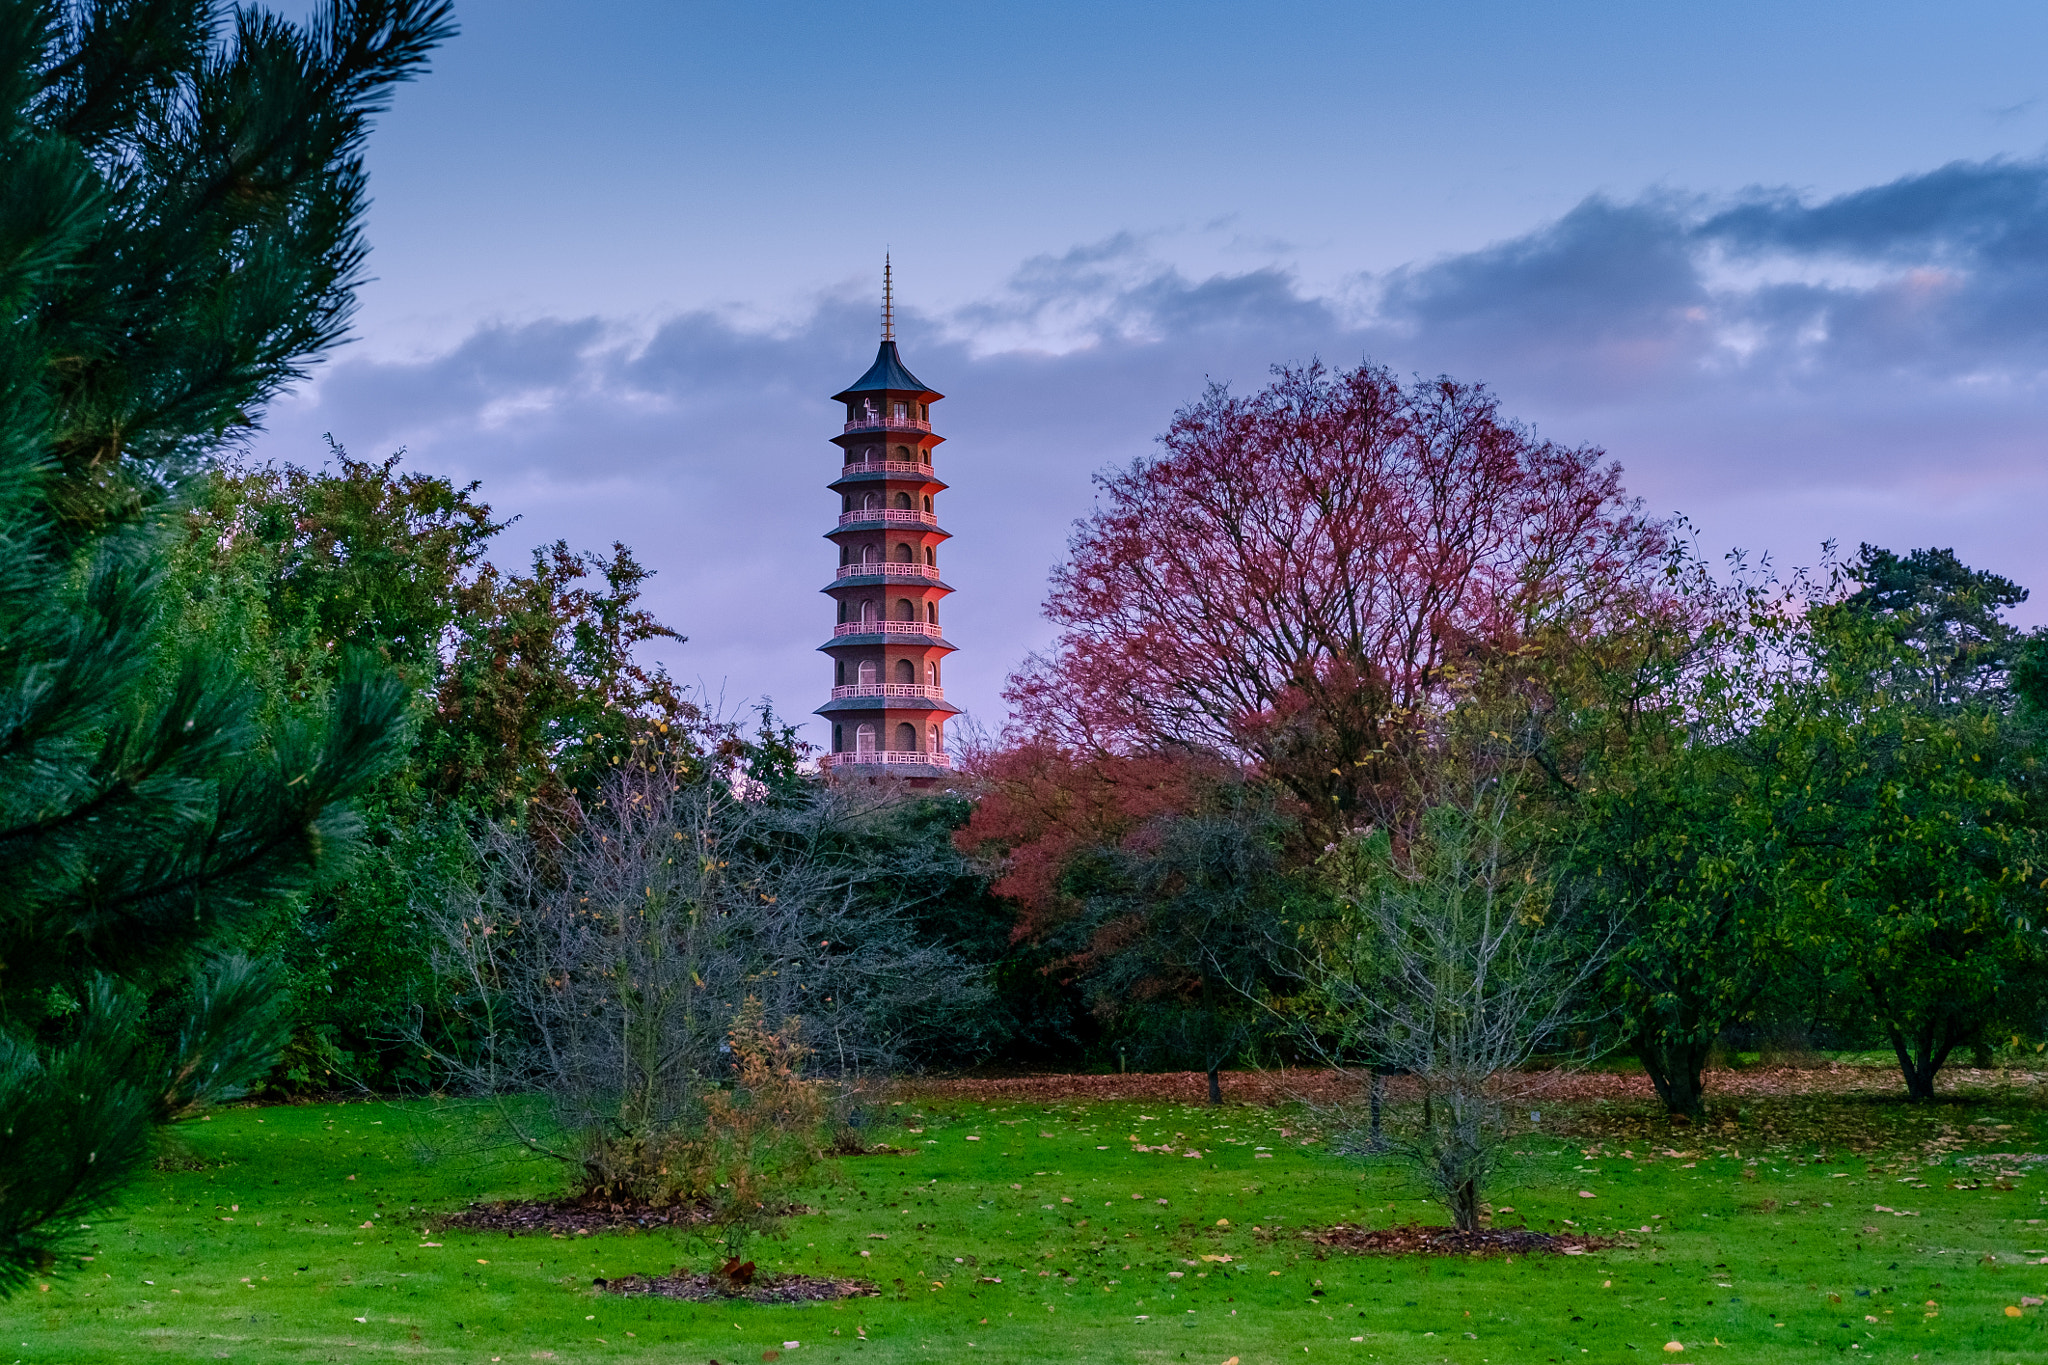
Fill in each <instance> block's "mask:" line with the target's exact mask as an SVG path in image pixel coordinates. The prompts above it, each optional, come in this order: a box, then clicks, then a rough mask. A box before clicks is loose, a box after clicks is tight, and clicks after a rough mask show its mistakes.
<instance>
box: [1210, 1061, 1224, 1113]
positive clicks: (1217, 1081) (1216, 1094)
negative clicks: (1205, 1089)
mask: <svg viewBox="0 0 2048 1365" xmlns="http://www.w3.org/2000/svg"><path fill="white" fill-rule="evenodd" d="M1217 1070H1218V1069H1217V1068H1216V1067H1213V1066H1212V1067H1210V1068H1209V1103H1211V1104H1221V1103H1223V1080H1222V1078H1221V1077H1220V1076H1218V1075H1217Z"/></svg>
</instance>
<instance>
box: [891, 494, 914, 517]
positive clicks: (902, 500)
mask: <svg viewBox="0 0 2048 1365" xmlns="http://www.w3.org/2000/svg"><path fill="white" fill-rule="evenodd" d="M896 506H897V507H898V508H899V509H901V510H902V511H905V512H908V511H911V510H912V509H914V508H915V507H916V506H917V504H916V503H914V502H912V501H911V500H910V494H908V493H902V492H899V493H898V494H897V495H896Z"/></svg>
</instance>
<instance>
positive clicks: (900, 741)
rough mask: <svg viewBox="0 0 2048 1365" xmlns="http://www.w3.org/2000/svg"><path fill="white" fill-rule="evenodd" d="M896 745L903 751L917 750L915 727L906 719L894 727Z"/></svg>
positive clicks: (911, 751)
mask: <svg viewBox="0 0 2048 1365" xmlns="http://www.w3.org/2000/svg"><path fill="white" fill-rule="evenodd" d="M896 747H897V748H899V749H901V750H903V752H905V753H911V754H914V753H916V752H917V727H916V726H915V725H912V724H911V723H910V722H909V721H907V720H906V721H904V722H903V723H902V724H901V725H899V726H897V727H896Z"/></svg>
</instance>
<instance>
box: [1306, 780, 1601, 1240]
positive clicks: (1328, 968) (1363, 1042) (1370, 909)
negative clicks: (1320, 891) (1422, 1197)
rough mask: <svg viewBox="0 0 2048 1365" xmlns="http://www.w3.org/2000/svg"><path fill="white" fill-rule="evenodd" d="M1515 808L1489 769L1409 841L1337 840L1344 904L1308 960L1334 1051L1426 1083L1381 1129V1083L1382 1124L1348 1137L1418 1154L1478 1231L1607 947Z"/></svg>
mask: <svg viewBox="0 0 2048 1365" xmlns="http://www.w3.org/2000/svg"><path fill="white" fill-rule="evenodd" d="M1514 802H1515V791H1514V786H1513V784H1512V782H1509V781H1504V780H1501V779H1498V778H1489V779H1487V780H1485V781H1483V782H1481V783H1478V784H1476V785H1475V786H1474V788H1473V789H1472V790H1471V791H1470V792H1469V793H1468V794H1467V795H1466V796H1465V797H1464V798H1463V799H1461V800H1459V801H1456V802H1455V803H1444V804H1439V805H1437V806H1434V807H1432V808H1431V809H1429V810H1428V811H1426V812H1425V813H1424V814H1423V816H1422V818H1421V820H1420V821H1419V822H1418V825H1417V828H1416V829H1415V831H1414V832H1413V834H1412V835H1411V836H1410V837H1409V838H1408V839H1407V840H1406V843H1405V846H1404V847H1402V848H1399V849H1396V848H1395V847H1394V845H1393V843H1392V841H1391V840H1390V839H1388V837H1387V836H1386V835H1385V834H1384V833H1381V834H1376V835H1371V836H1367V837H1365V838H1359V839H1353V840H1351V841H1350V842H1349V843H1348V845H1346V846H1341V847H1338V848H1336V849H1334V850H1333V851H1332V856H1331V862H1332V866H1333V868H1334V871H1335V878H1336V881H1337V884H1338V889H1339V891H1340V894H1341V896H1342V899H1343V903H1344V910H1345V912H1346V913H1345V914H1344V915H1343V916H1341V917H1340V919H1339V921H1338V923H1339V924H1341V925H1342V929H1341V930H1340V931H1338V932H1336V933H1333V934H1331V935H1330V936H1329V938H1328V940H1327V941H1326V942H1325V943H1324V944H1323V945H1322V952H1321V953H1320V954H1319V955H1317V956H1316V957H1314V958H1313V959H1311V960H1310V962H1309V963H1308V966H1307V974H1308V976H1309V979H1310V983H1311V989H1312V996H1313V999H1314V1001H1315V1005H1316V1010H1315V1015H1314V1017H1315V1018H1316V1020H1317V1023H1318V1026H1319V1029H1320V1033H1319V1037H1318V1046H1319V1048H1320V1049H1321V1050H1322V1051H1323V1052H1324V1055H1325V1056H1326V1057H1327V1058H1328V1059H1329V1060H1330V1061H1331V1062H1332V1063H1333V1064H1336V1065H1338V1066H1340V1067H1344V1068H1346V1069H1354V1070H1355V1069H1358V1068H1360V1067H1361V1066H1364V1067H1367V1068H1369V1069H1370V1070H1371V1071H1372V1073H1373V1077H1374V1078H1375V1079H1376V1078H1377V1077H1378V1076H1379V1075H1380V1074H1382V1073H1385V1072H1393V1073H1397V1074H1399V1073H1407V1074H1409V1075H1411V1076H1413V1077H1414V1078H1415V1080H1416V1083H1417V1084H1418V1085H1419V1086H1420V1089H1421V1103H1420V1105H1419V1107H1418V1110H1417V1111H1416V1112H1414V1113H1412V1114H1409V1115H1406V1116H1404V1117H1403V1119H1402V1120H1401V1121H1397V1122H1393V1123H1391V1124H1390V1125H1389V1129H1388V1133H1387V1135H1386V1136H1384V1137H1382V1136H1381V1134H1380V1132H1379V1125H1378V1119H1377V1115H1378V1109H1379V1100H1380V1093H1379V1091H1378V1088H1377V1086H1376V1085H1375V1087H1374V1090H1373V1099H1372V1111H1373V1114H1374V1118H1373V1122H1372V1127H1371V1129H1369V1130H1366V1131H1364V1132H1361V1125H1360V1124H1359V1123H1358V1121H1357V1119H1356V1117H1355V1116H1352V1115H1350V1114H1348V1113H1344V1114H1340V1115H1339V1116H1338V1117H1339V1123H1340V1127H1344V1128H1348V1129H1349V1130H1350V1145H1351V1146H1352V1147H1353V1148H1354V1149H1366V1150H1372V1149H1377V1150H1391V1151H1393V1152H1395V1153H1396V1154H1398V1155H1401V1156H1404V1157H1406V1158H1408V1159H1409V1160H1411V1161H1413V1162H1414V1163H1415V1164H1416V1166H1417V1167H1418V1168H1419V1170H1420V1172H1421V1174H1422V1176H1423V1178H1424V1180H1425V1181H1426V1182H1427V1183H1428V1185H1429V1187H1430V1189H1431V1190H1432V1191H1433V1192H1434V1193H1435V1195H1436V1197H1437V1198H1438V1199H1440V1200H1441V1201H1442V1202H1443V1203H1444V1205H1445V1207H1446V1208H1447V1209H1448V1210H1449V1211H1450V1214H1451V1217H1452V1219H1453V1220H1454V1221H1455V1222H1456V1224H1457V1226H1458V1227H1459V1228H1460V1229H1461V1230H1463V1231H1468V1232H1469V1231H1474V1230H1476V1229H1477V1228H1478V1226H1479V1205H1480V1195H1481V1191H1482V1189H1483V1188H1484V1186H1485V1184H1486V1181H1487V1179H1488V1178H1489V1176H1490V1175H1491V1174H1492V1173H1493V1170H1494V1168H1495V1162H1496V1158H1497V1155H1498V1152H1499V1146H1500V1136H1501V1130H1502V1121H1501V1120H1502V1113H1503V1107H1504V1105H1505V1104H1507V1103H1508V1102H1510V1101H1511V1100H1512V1099H1513V1097H1514V1092H1515V1090H1516V1088H1517V1086H1518V1084H1519V1079H1518V1078H1519V1074H1520V1073H1521V1072H1522V1070H1523V1068H1524V1067H1525V1066H1526V1065H1527V1063H1528V1062H1529V1061H1530V1060H1531V1059H1532V1058H1533V1057H1535V1056H1536V1054H1537V1053H1538V1052H1539V1051H1542V1050H1546V1049H1551V1050H1555V1048H1556V1047H1557V1046H1558V1045H1559V1043H1560V1042H1561V1041H1562V1037H1563V1035H1564V1034H1565V1033H1566V1032H1567V1031H1568V1030H1569V1029H1570V1026H1571V1025H1572V1024H1573V1023H1574V1022H1575V1019H1574V1013H1573V1011H1574V1009H1575V1007H1576V1006H1577V1005H1578V1004H1579V1003H1580V1002H1581V998H1582V991H1581V987H1583V986H1584V985H1585V984H1586V983H1587V982H1588V981H1589V980H1590V979H1591V978H1592V977H1593V976H1594V975H1595V974H1596V973H1597V972H1598V971H1599V968H1600V965H1601V962H1602V959H1603V957H1604V955H1605V950H1606V946H1605V943H1604V940H1603V939H1602V938H1601V936H1600V935H1599V934H1597V933H1588V932H1587V931H1586V926H1584V925H1582V924H1580V923H1578V922H1577V919H1578V917H1577V916H1575V915H1574V914H1573V913H1572V910H1571V906H1570V905H1569V904H1567V903H1565V902H1564V901H1563V900H1562V899H1561V898H1560V897H1559V896H1558V895H1557V894H1556V892H1555V890H1554V886H1553V883H1552V882H1551V880H1550V879H1549V878H1548V877H1547V876H1546V875H1545V874H1544V873H1543V870H1542V869H1541V867H1540V866H1539V865H1538V864H1537V862H1536V861H1535V858H1534V856H1533V855H1532V854H1531V853H1529V852H1528V851H1526V848H1525V846H1524V844H1523V842H1522V841H1519V840H1517V839H1516V837H1515V829H1514ZM1361 1079H1364V1078H1363V1077H1362V1078H1361Z"/></svg>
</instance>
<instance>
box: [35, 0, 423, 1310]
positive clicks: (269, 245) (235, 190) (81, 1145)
mask: <svg viewBox="0 0 2048 1365" xmlns="http://www.w3.org/2000/svg"><path fill="white" fill-rule="evenodd" d="M451 31H452V24H451V21H450V18H449V11H448V7H447V5H446V4H444V3H439V2H438V0H332V3H329V4H327V5H325V6H323V7H322V8H321V10H320V11H319V12H318V14H317V15H316V16H315V18H314V19H313V20H312V21H311V22H310V23H308V24H306V25H304V26H294V25H291V24H288V23H286V22H284V21H282V20H280V19H278V18H277V17H275V16H273V15H269V14H266V13H264V12H262V11H258V10H246V11H236V12H234V13H233V14H232V16H227V15H224V13H223V11H222V10H221V9H220V7H219V6H218V5H216V4H213V3H208V2H206V0H125V2H108V3H98V4H84V5H76V6H72V5H59V4H54V3H31V2H30V0H12V2H10V3H5V4H0V84H4V93H0V139H4V142H5V151H4V155H5V158H6V167H7V177H8V185H7V193H6V194H5V195H4V196H0V296H4V298H5V299H6V300H7V304H8V306H7V308H6V310H5V317H6V323H5V324H4V326H0V1289H4V1290H11V1289H14V1288H18V1287H19V1286H20V1284H21V1283H22V1282H23V1280H24V1278H25V1277H26V1275H27V1274H28V1273H29V1272H30V1271H31V1270H32V1269H36V1268H41V1267H47V1266H49V1265H51V1264H52V1263H53V1260H54V1258H55V1256H56V1255H57V1254H58V1252H59V1251H60V1250H61V1249H62V1247H63V1245H64V1242H65V1240H66V1237H67V1235H68V1231H69V1230H70V1229H73V1228H75V1227H76V1226H77V1222H76V1220H77V1217H78V1215H79V1214H80V1213H82V1212H84V1211H86V1210H88V1209H91V1208H94V1207H96V1206H98V1205H100V1204H102V1203H104V1202H105V1201H106V1200H107V1199H108V1198H109V1197H110V1196H111V1195H112V1194H113V1193H114V1192H115V1191H116V1190H118V1189H119V1188H120V1186H121V1185H122V1184H123V1183H124V1182H125V1181H126V1180H127V1179H129V1178H130V1177H131V1176H132V1175H133V1173H134V1172H135V1170H136V1169H137V1166H138V1164H139V1163H140V1162H142V1161H143V1160H145V1159H146V1156H147V1154H148V1152H149V1148H150V1140H151V1134H152V1131H153V1130H154V1129H155V1128H156V1127H157V1126H158V1125H160V1124H162V1123H165V1122H168V1121H172V1120H175V1119H176V1118H178V1117H180V1116H183V1115H185V1114H189V1113H190V1112H192V1111H193V1110H194V1109H195V1108H196V1107H198V1106H201V1105H204V1104H206V1103H207V1102H209V1101H211V1100H214V1099H218V1098H220V1097H222V1096H224V1095H227V1094H231V1093H233V1092H234V1090H235V1089H236V1088H238V1087H239V1086H241V1085H244V1084H246V1083H247V1082H249V1081H250V1080H251V1079H253V1078H254V1077H256V1076H257V1075H260V1074H261V1072H262V1071H263V1070H264V1069H265V1068H266V1067H267V1066H269V1064H270V1062H271V1059H272V1058H273V1057H274V1055H275V1053H276V1050H277V1048H278V1046H279V1045H280V1044H281V1042H282V1041H283V1037H284V1034H285V1032H286V1030H287V1029H288V1028H289V1023H290V1021H289V1018H288V1016H287V1014H286V1013H285V1012H284V1011H283V1010H281V1009H280V1008H279V1004H278V997H277V991H276V983H275V980H274V978H273V976H272V974H271V973H270V972H269V971H268V970H266V969H265V968H262V967H259V966H257V965H255V964H252V963H251V962H250V961H249V960H247V959H246V958H243V957H239V956H237V955H234V954H233V953H231V952H228V951H226V948H227V946H228V945H229V944H230V943H231V942H232V940H233V938H234V937H235V936H236V935H237V934H239V933H241V932H244V931H246V930H247V929H248V928H249V926H250V925H251V924H252V923H253V922H254V921H255V920H257V919H258V918H259V917H260V916H261V915H262V914H263V912H264V911H265V910H266V909H267V908H269V907H271V906H274V905H275V904H276V903H277V902H278V901H279V899H280V898H283V897H286V896H290V895H293V894H295V893H299V892H303V891H305V890H306V889H308V888H310V887H312V886H314V885H316V884H317V883H318V882H319V881H320V880H321V879H322V878H325V877H328V876H332V875H334V873H335V872H337V871H338V870H339V869H340V868H341V866H342V865H343V864H344V862H345V860H346V858H347V856H348V855H349V854H350V853H351V851H352V850H353V847H354V845H355V842H356V838H357V835H358V833H359V830H360V828H361V821H360V818H359V817H358V816H357V815H356V814H355V813H354V812H353V811H352V810H351V808H350V804H349V803H350V799H351V798H352V797H353V796H354V795H355V794H357V793H358V792H361V791H362V790H364V789H365V788H366V787H368V786H369V785H370V784H371V783H372V782H374V781H375V780H376V778H377V777H378V776H379V774H381V773H382V772H384V771H385V770H386V769H387V768H388V767H389V766H390V764H391V763H392V761H393V760H394V758H395V757H396V755H397V752H398V748H399V745H400V743H401V725H402V719H403V706H404V698H403V693H402V691H401V689H400V687H399V685H398V684H397V682H396V681H395V680H394V679H392V678H391V677H390V676H389V675H388V674H387V673H386V672H385V671H384V670H383V669H382V668H381V667H379V666H377V665H376V664H375V662H374V661H372V660H369V659H367V658H361V657H355V656H349V657H344V658H342V660H341V662H340V663H339V664H338V665H337V666H336V669H335V681H334V686H333V688H332V690H331V692H330V693H329V694H328V695H327V697H326V698H325V699H324V704H323V705H322V706H320V707H319V708H317V709H315V710H313V711H311V712H309V713H307V714H300V715H293V716H288V717H277V716H274V715H269V714H267V713H266V707H265V698H264V696H263V695H262V692H261V690H260V689H259V688H257V687H256V686H254V685H253V684H252V683H251V681H250V679H248V678H247V677H246V676H245V675H244V674H243V673H242V672H241V671H240V670H239V669H238V668H237V667H236V666H235V664H234V662H233V661H232V660H227V659H222V658H219V657H217V656H214V655H212V654H210V653H209V652H208V651H206V650H203V649H199V648H193V647H178V646H177V645H176V643H175V642H174V641H170V640H167V638H166V635H167V619H168V615H169V612H168V604H167V602H166V600H165V596H166V594H165V585H166V580H167V569H166V562H165V540H166V530H167V526H168V524H169V520H170V513H172V512H173V511H175V509H176V507H177V505H178V501H179V499H180V498H181V496H183V495H184V494H185V493H186V491H187V490H188V489H189V488H190V487H191V486H192V481H193V479H194V477H195V475H196V473H197V472H198V470H199V469H200V467H201V464H202V462H203V461H205V460H206V459H208V458H209V457H211V456H212V455H214V454H215V453H216V452H218V451H219V450H220V449H221V448H222V446H223V444H224V443H225V442H227V441H229V440H231V439H232V437H233V436H234V434H235V433H237V432H238V431H240V430H243V429H246V428H248V427H250V426H251V425H253V423H254V422H255V421H256V417H257V415H258V414H260V412H261V410H262V407H263V405H264V404H265V403H266V402H267V401H268V400H269V399H271V398H272V397H274V396H275V395H276V394H277V393H278V392H279V391H280V390H281V389H282V388H283V387H284V386H285V385H287V384H288V383H290V382H291V381H292V380H293V379H295V378H297V377H299V376H300V375H301V374H302V373H303V372H304V367H305V366H306V364H307V363H308V362H309V361H310V360H311V359H312V358H314V357H315V356H317V355H318V354H319V353H320V352H322V351H323V350H325V349H327V348H329V347H331V346H332V345H333V344H334V343H336V342H337V341H339V340H340V339H341V336H342V333H343V330H344V328H345V326H346V324H347V320H348V317H349V311H350V307H351V302H352V288H353V286H354V284H355V282H356V280H357V279H358V276H359V272H360V267H361V264H362V260H363V252H364V243H363V239H362V235H361V219H362V214H363V209H364V204H365V197H364V195H365V180H364V170H363V165H362V160H361V148H362V143H363V139H364V136H365V134H366V133H367V131H368V127H369V122H370V119H371V117H372V116H373V115H374V114H375V113H376V112H377V111H378V110H379V109H381V108H382V107H383V104H384V102H385V100H386V99H387V97H388V95H389V93H390V90H391V87H392V86H393V85H394V84H395V83H396V82H399V81H403V80H405V79H407V78H408V77H410V76H411V75H413V74H414V73H416V72H417V71H418V70H419V69H420V68H421V66H422V65H423V63H424V61H425V59H426V56H427V54H428V52H429V51H430V49H431V48H432V47H433V46H434V45H435V44H436V43H437V42H439V41H440V40H441V39H442V38H443V37H445V36H446V35H447V34H448V33H450V32H451ZM152 1016H154V1017H155V1018H156V1021H157V1024H158V1027H156V1028H155V1029H147V1028H145V1027H144V1023H145V1021H146V1020H148V1019H150V1018H151V1017H152Z"/></svg>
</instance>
